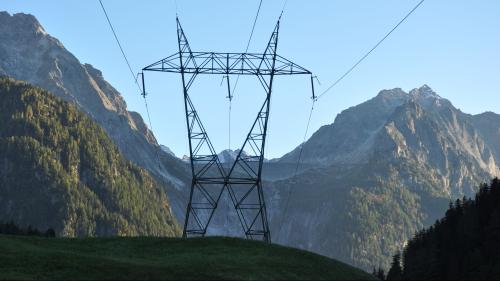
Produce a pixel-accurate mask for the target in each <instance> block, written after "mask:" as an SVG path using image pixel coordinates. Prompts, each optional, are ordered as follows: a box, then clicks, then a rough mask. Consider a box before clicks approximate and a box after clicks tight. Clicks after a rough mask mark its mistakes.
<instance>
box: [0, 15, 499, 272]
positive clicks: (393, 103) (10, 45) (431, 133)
mask: <svg viewBox="0 0 500 281" xmlns="http://www.w3.org/2000/svg"><path fill="white" fill-rule="evenodd" d="M0 74H3V75H8V76H10V77H13V78H15V79H18V80H25V81H28V82H29V83H32V84H34V85H37V86H40V87H42V88H45V89H48V90H50V91H52V92H54V93H55V94H56V95H57V96H59V97H61V98H63V99H65V100H67V101H70V102H73V103H74V104H76V106H77V107H78V108H79V109H80V110H82V111H83V112H85V113H87V114H88V115H89V116H91V117H92V118H93V119H94V120H95V121H96V122H97V123H98V124H99V125H101V126H102V127H103V128H104V129H105V131H106V132H107V133H108V134H109V136H110V137H111V139H112V140H113V141H114V142H115V143H116V145H117V146H118V148H119V150H120V151H121V153H122V154H123V155H124V157H125V158H127V159H128V160H130V161H132V162H134V163H135V164H137V165H138V166H140V167H143V168H145V169H146V170H148V171H149V172H150V173H151V174H152V175H153V176H155V177H156V178H157V179H158V181H159V182H161V184H162V185H163V186H164V188H165V190H166V191H167V194H168V196H169V198H170V201H171V206H172V209H173V212H174V214H175V215H176V217H177V219H178V220H179V221H181V222H182V221H183V219H184V212H185V207H186V202H187V196H188V194H189V188H188V187H189V183H190V173H189V169H188V165H187V163H186V162H184V161H182V160H181V159H178V158H176V157H175V156H174V155H172V153H170V152H169V151H168V150H167V149H165V148H163V149H162V148H161V147H160V146H159V145H158V144H157V142H156V140H155V139H154V137H153V135H152V133H151V132H150V131H149V130H148V129H147V127H146V125H145V124H144V122H143V120H142V118H141V117H140V116H139V114H137V113H133V112H129V111H127V109H126V104H125V102H124V100H123V99H122V97H121V95H120V94H119V93H118V92H117V91H116V90H115V89H114V88H113V87H112V86H111V85H109V84H108V83H107V82H106V81H105V80H104V78H103V76H102V73H100V72H99V71H98V70H96V69H94V68H93V67H92V66H90V65H88V64H81V63H80V62H79V61H78V60H77V59H76V58H75V57H74V56H73V55H72V54H71V53H70V52H69V51H67V50H66V49H65V48H64V47H63V45H62V44H61V43H60V42H59V41H58V40H57V39H55V38H53V37H51V36H50V35H48V34H47V33H46V32H45V31H44V30H43V28H42V27H41V25H40V24H39V23H38V22H37V21H36V19H35V18H34V17H33V16H30V15H25V14H16V15H13V16H11V15H9V14H8V13H5V12H3V13H2V12H0ZM450 94H452V93H450ZM302 146H303V154H302V161H301V162H300V165H299V169H298V172H299V173H298V176H297V177H293V175H294V171H295V168H296V163H297V159H298V154H299V149H300V147H297V148H296V149H295V150H293V151H291V152H290V153H288V154H286V155H284V156H283V157H281V158H279V159H274V160H272V161H269V162H266V163H265V167H264V177H265V180H266V182H265V187H264V190H265V195H266V200H267V202H266V203H267V206H268V212H269V215H270V223H271V234H272V238H273V241H276V242H279V243H282V244H286V245H290V246H296V247H300V248H305V249H308V250H312V251H315V252H318V253H321V254H324V255H327V256H330V257H334V258H337V259H340V260H342V261H345V262H348V263H350V264H353V265H356V266H361V267H363V268H365V269H369V270H371V268H372V266H378V265H383V266H384V267H386V268H387V262H388V260H389V257H390V256H392V254H393V253H394V252H395V250H396V249H398V248H401V247H402V246H403V245H404V243H405V241H407V240H408V239H409V238H410V237H411V236H412V235H413V234H414V232H416V231H417V230H419V229H421V228H422V227H423V226H428V225H430V224H431V223H433V222H434V220H435V219H437V218H438V217H439V216H440V214H441V213H442V212H443V211H444V210H445V209H446V208H447V207H448V202H449V200H450V199H453V200H454V199H455V198H457V197H461V196H463V195H472V194H474V192H475V190H476V187H477V184H478V183H480V182H484V181H489V179H490V178H491V177H493V176H496V175H498V173H499V171H498V166H499V165H500V116H499V115H497V114H495V113H484V114H479V115H469V114H466V113H463V112H461V111H460V110H458V109H456V108H455V107H454V106H453V105H452V103H451V102H450V101H448V100H446V99H444V98H441V97H440V96H439V95H438V94H437V93H435V92H434V91H433V90H432V89H431V88H430V87H428V86H426V85H424V86H422V87H420V88H417V89H414V90H412V91H410V92H409V93H406V92H404V91H403V90H401V89H392V90H384V91H381V92H380V93H379V94H378V95H377V96H376V97H374V98H373V99H371V100H369V101H367V102H365V103H362V104H360V105H357V106H354V107H351V108H349V109H346V110H344V111H343V112H341V113H340V114H339V115H338V116H337V117H336V118H335V121H334V122H333V123H332V124H330V125H326V126H323V127H321V128H320V129H319V130H318V131H317V132H315V133H314V134H313V135H312V136H311V138H310V139H309V140H308V141H307V142H305V143H304V144H302ZM157 155H158V157H157ZM220 156H223V157H224V159H226V160H229V159H232V157H234V152H232V151H227V152H223V153H222V154H221V155H220ZM158 158H159V159H160V160H159V161H158ZM285 210H286V213H285ZM228 211H229V208H225V209H223V210H221V212H219V213H218V217H217V218H215V219H214V221H213V231H212V232H211V233H213V234H226V235H228V234H229V235H238V234H240V233H239V228H240V227H239V225H238V223H237V222H236V221H234V220H235V218H234V217H231V216H230V215H228Z"/></svg>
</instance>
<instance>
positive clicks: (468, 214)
mask: <svg viewBox="0 0 500 281" xmlns="http://www.w3.org/2000/svg"><path fill="white" fill-rule="evenodd" d="M499 249H500V181H499V180H498V179H497V178H495V179H494V180H493V181H492V182H491V184H490V185H486V184H484V185H482V186H481V188H480V190H479V192H478V193H477V194H476V196H475V199H474V200H472V199H466V198H464V199H463V200H457V201H456V202H455V203H454V204H450V208H449V209H448V211H446V215H445V217H444V218H442V219H441V220H438V221H436V223H435V224H434V225H433V226H431V227H429V228H427V229H425V230H423V231H420V232H418V233H417V234H416V235H415V237H414V238H413V239H412V240H410V241H409V242H408V245H407V246H406V247H405V249H404V252H403V256H402V259H403V260H402V262H403V264H402V265H399V264H398V262H397V256H396V262H393V266H392V268H391V270H390V271H389V274H388V279H398V278H401V277H402V278H403V279H407V280H431V279H433V280H434V279H435V280H447V279H448V280H465V279H475V280H499V279H500V252H499V251H498V250H499ZM399 267H402V272H401V274H402V276H398V274H397V273H398V272H400V270H399Z"/></svg>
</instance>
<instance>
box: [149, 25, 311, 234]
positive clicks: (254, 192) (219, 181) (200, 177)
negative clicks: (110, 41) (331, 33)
mask: <svg viewBox="0 0 500 281" xmlns="http://www.w3.org/2000/svg"><path fill="white" fill-rule="evenodd" d="M176 20H177V39H178V45H179V52H177V53H175V54H173V55H171V56H169V57H167V58H164V59H162V60H160V61H158V62H155V63H153V64H151V65H149V66H147V67H145V68H143V71H159V72H171V73H180V74H181V78H182V86H183V95H184V108H185V114H186V125H187V129H188V140H189V153H190V162H191V173H192V181H191V190H190V195H189V202H188V205H187V211H186V217H185V221H184V231H183V237H190V236H204V235H205V234H206V233H207V228H208V226H209V224H210V221H211V220H212V217H213V215H214V212H215V210H216V209H217V206H218V204H219V201H220V199H221V196H222V193H223V192H224V190H227V191H228V192H229V197H230V199H231V202H232V205H233V207H234V208H235V210H236V212H237V215H238V218H239V221H240V223H241V226H242V228H243V231H244V233H245V236H246V237H247V238H249V239H261V240H264V241H266V242H271V236H270V231H269V224H268V218H267V211H266V204H265V200H264V193H263V190H262V165H263V161H264V149H265V144H266V134H267V124H268V119H269V110H270V101H271V93H272V88H273V82H274V78H275V76H276V75H295V74H309V75H311V83H312V74H311V72H310V71H308V70H307V69H305V68H303V67H301V66H299V65H297V64H295V63H293V62H291V61H289V60H287V59H285V58H283V57H281V56H279V55H277V54H276V49H277V46H278V32H279V26H280V22H279V20H278V22H277V24H276V27H275V28H274V31H273V33H272V35H271V38H270V40H269V43H268V44H267V47H266V49H265V50H264V53H261V54H258V53H215V52H193V51H192V50H191V47H190V46H189V42H188V40H187V38H186V35H185V33H184V31H183V29H182V26H181V24H180V22H179V18H177V19H176ZM200 74H215V75H217V74H218V75H225V76H226V77H227V79H228V83H227V84H228V96H229V97H231V92H230V91H231V90H230V87H229V76H230V75H254V76H256V77H257V78H258V80H259V81H260V83H261V85H262V87H263V88H264V91H265V94H266V96H265V99H264V102H263V104H262V106H261V108H260V111H259V113H258V114H257V117H256V118H255V121H254V122H253V125H252V127H251V129H250V132H249V133H248V135H247V137H246V139H245V141H244V142H243V145H242V147H241V149H240V150H239V153H238V155H237V157H236V160H235V161H234V163H232V165H230V166H229V167H224V165H223V164H222V163H221V161H220V159H219V157H218V155H217V152H216V151H215V149H214V147H213V145H212V142H211V141H210V138H209V137H208V134H207V132H206V130H205V128H204V127H203V124H202V122H201V119H200V116H199V115H198V113H197V111H196V109H195V107H194V104H193V102H192V101H191V98H190V96H189V89H190V88H191V86H192V85H193V82H194V80H195V78H196V76H198V75H200ZM142 77H143V79H144V75H143V76H142ZM143 85H144V80H143ZM143 88H144V87H143ZM143 94H144V95H145V90H144V92H143ZM313 98H315V97H314V87H313Z"/></svg>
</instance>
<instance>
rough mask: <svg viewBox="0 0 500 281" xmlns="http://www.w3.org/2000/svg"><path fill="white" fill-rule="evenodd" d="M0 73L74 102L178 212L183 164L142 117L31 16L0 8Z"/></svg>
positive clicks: (182, 208) (92, 68) (183, 179)
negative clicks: (157, 184) (153, 180)
mask: <svg viewBox="0 0 500 281" xmlns="http://www.w3.org/2000/svg"><path fill="white" fill-rule="evenodd" d="M0 71H1V72H2V73H3V74H4V75H7V76H10V77H12V78H15V79H17V80H23V81H27V82H29V83H30V84H33V85H36V86H39V87H41V88H44V89H47V90H49V91H50V92H52V93H54V94H55V95H56V96H58V97H61V98H62V99H64V100H66V101H69V102H72V103H74V104H76V105H77V106H78V108H79V109H80V110H82V111H83V112H85V113H87V114H88V115H89V116H91V117H92V118H93V119H94V120H95V121H96V122H97V123H98V124H99V125H101V126H102V127H103V128H104V129H105V130H106V132H107V133H108V135H109V136H110V137H111V138H112V139H113V141H114V142H115V143H116V145H117V146H118V147H119V149H120V151H121V153H122V154H123V155H124V156H125V157H126V158H127V159H129V160H131V161H132V162H134V163H136V164H137V165H139V166H141V167H143V168H145V169H147V170H149V171H150V172H151V173H152V174H153V175H154V176H155V177H157V178H158V179H159V180H160V181H162V182H163V183H164V185H165V186H166V188H167V191H169V195H170V197H171V198H172V202H173V204H172V208H173V210H174V212H175V213H176V214H178V215H180V214H182V213H183V210H184V204H185V203H184V201H185V200H181V199H179V197H180V198H183V196H184V195H183V193H182V192H179V189H181V188H183V187H184V185H185V184H184V182H186V181H188V179H187V178H188V176H189V174H188V173H187V171H186V169H185V165H183V164H181V163H180V161H179V160H178V159H177V158H175V157H174V156H172V155H170V154H168V153H165V152H164V151H163V150H162V149H160V147H159V146H158V144H157V142H156V139H155V138H154V136H153V134H152V133H151V131H149V129H148V128H147V126H146V125H145V123H144V121H143V119H142V117H141V116H140V115H139V114H138V113H136V112H129V111H127V105H126V103H125V101H124V100H123V98H122V96H121V95H120V93H119V92H118V91H117V90H116V89H115V88H113V86H111V85H110V84H109V83H108V82H106V80H105V79H104V78H103V75H102V73H101V72H100V71H99V70H97V69H95V68H94V67H92V66H91V65H90V64H81V63H80V62H79V61H78V59H77V58H76V57H75V56H74V55H72V54H71V53H70V52H69V51H68V50H66V49H65V48H64V46H63V44H62V43H61V42H60V41H59V40H57V39H56V38H54V37H52V36H50V35H49V34H47V33H46V32H45V30H44V29H43V27H42V26H41V25H40V23H39V22H38V21H37V20H36V18H35V17H33V16H32V15H26V14H15V15H10V14H8V13H6V12H0ZM158 159H159V160H158Z"/></svg>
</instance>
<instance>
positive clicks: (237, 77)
mask: <svg viewBox="0 0 500 281" xmlns="http://www.w3.org/2000/svg"><path fill="white" fill-rule="evenodd" d="M261 6H262V0H260V2H259V8H258V9H257V14H256V15H255V18H254V20H253V25H252V31H251V32H250V37H249V38H248V42H247V47H246V49H245V53H248V48H249V47H250V42H251V41H252V37H253V32H254V30H255V25H256V24H257V19H258V18H259V14H260V7H261ZM239 80H240V75H238V76H236V82H235V83H234V87H233V93H232V95H229V100H232V99H233V96H234V92H235V91H236V86H237V85H238V81H239Z"/></svg>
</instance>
